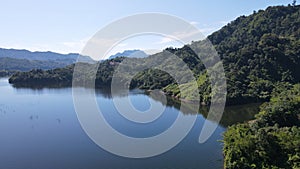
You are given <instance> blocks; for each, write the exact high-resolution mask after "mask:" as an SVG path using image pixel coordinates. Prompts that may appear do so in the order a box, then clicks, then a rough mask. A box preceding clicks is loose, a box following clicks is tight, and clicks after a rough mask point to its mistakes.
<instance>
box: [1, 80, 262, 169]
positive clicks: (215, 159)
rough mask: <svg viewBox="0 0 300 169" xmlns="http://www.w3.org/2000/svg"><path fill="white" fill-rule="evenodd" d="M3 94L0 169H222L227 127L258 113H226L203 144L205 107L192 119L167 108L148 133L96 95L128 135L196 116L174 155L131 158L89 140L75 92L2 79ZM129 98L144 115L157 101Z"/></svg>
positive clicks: (237, 109)
mask: <svg viewBox="0 0 300 169" xmlns="http://www.w3.org/2000/svg"><path fill="white" fill-rule="evenodd" d="M86 90H89V89H86ZM0 93H1V96H0V168H1V169H54V168H55V169H196V168H197V169H202V168H204V169H206V168H207V169H221V168H222V167H223V156H222V142H220V140H222V133H223V132H224V131H225V130H226V127H227V126H228V125H231V124H234V123H237V122H243V121H246V120H249V119H252V118H253V116H254V114H255V113H257V111H258V105H257V104H252V105H244V106H234V107H229V108H226V111H225V113H224V116H223V118H222V121H221V123H220V124H219V126H218V128H217V130H216V131H215V132H214V134H213V135H212V137H210V138H209V140H208V141H207V142H205V143H204V144H199V143H198V137H199V134H200V131H201V129H202V126H203V123H204V121H205V117H206V115H207V108H205V107H203V108H201V109H200V113H198V114H190V113H189V112H180V110H179V109H178V104H177V103H176V101H174V102H171V103H168V104H167V105H166V109H165V111H164V113H163V115H162V116H161V117H159V118H158V119H157V120H156V122H155V124H153V125H155V127H150V128H149V127H147V125H146V124H139V123H134V122H130V121H128V120H126V119H125V118H123V117H122V116H120V114H119V113H118V112H117V110H116V109H115V107H114V104H113V101H112V98H111V95H110V94H109V92H108V91H106V90H104V89H103V90H97V92H96V93H97V94H96V99H97V103H98V104H99V107H101V109H102V112H103V113H104V116H105V118H106V120H107V121H108V122H109V124H111V126H113V127H114V128H115V129H116V130H117V131H119V132H121V133H123V134H125V135H128V136H132V137H149V136H153V135H157V134H159V133H160V132H162V131H164V130H165V129H166V128H168V127H169V126H170V125H171V124H172V122H173V121H174V120H175V119H176V117H177V115H178V114H179V113H183V114H184V115H186V116H196V117H197V120H196V123H195V125H194V127H193V128H192V130H191V131H190V133H189V134H188V135H187V137H186V138H185V139H184V140H183V141H182V142H180V143H179V144H178V145H177V146H176V147H174V148H173V149H171V150H170V151H168V152H166V153H164V154H161V155H159V156H155V157H151V158H144V159H130V158H124V157H119V156H116V155H113V154H110V153H109V152H107V151H105V150H103V149H102V148H100V147H99V146H98V145H96V144H95V143H94V142H93V141H92V140H91V139H90V138H89V137H88V136H87V134H86V133H85V132H84V131H83V129H82V128H81V126H80V123H79V121H78V119H77V115H76V112H75V110H74V105H73V99H72V89H71V88H44V89H43V88H40V89H34V88H15V87H13V86H11V85H10V84H9V83H8V80H7V79H5V78H3V79H0ZM129 96H130V99H131V101H132V104H133V105H134V106H135V107H136V109H139V110H142V111H143V110H147V108H149V101H148V99H152V100H153V98H151V97H150V96H148V95H146V94H144V93H143V92H142V91H139V90H134V91H132V92H130V95H129ZM153 101H156V100H153ZM157 102H158V101H157ZM103 134H104V136H105V133H103ZM124 146H126V145H124Z"/></svg>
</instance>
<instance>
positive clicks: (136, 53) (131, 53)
mask: <svg viewBox="0 0 300 169" xmlns="http://www.w3.org/2000/svg"><path fill="white" fill-rule="evenodd" d="M147 56H148V55H147V54H146V53H145V52H144V51H142V50H137V49H134V50H125V51H124V52H119V53H117V54H115V55H111V56H110V57H109V58H108V59H114V58H117V57H129V58H145V57H147Z"/></svg>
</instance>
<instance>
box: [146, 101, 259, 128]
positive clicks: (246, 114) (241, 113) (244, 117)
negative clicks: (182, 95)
mask: <svg viewBox="0 0 300 169" xmlns="http://www.w3.org/2000/svg"><path fill="white" fill-rule="evenodd" d="M151 98H153V99H155V100H158V101H159V100H160V99H158V98H156V97H151ZM165 105H166V106H169V107H174V108H176V109H178V110H180V106H181V105H182V106H184V107H183V108H181V111H182V113H183V114H186V115H193V114H194V115H195V103H184V104H181V103H180V101H179V100H178V99H174V98H171V97H167V103H166V104H165ZM259 105H260V104H258V103H255V104H246V105H239V106H228V107H226V108H225V111H224V113H223V116H222V119H221V121H220V125H222V126H223V127H228V126H230V125H232V124H236V123H241V122H245V121H248V120H251V119H253V118H254V115H255V114H257V113H258V111H259ZM208 112H209V106H200V107H199V110H198V113H199V114H202V115H203V117H205V118H207V115H208Z"/></svg>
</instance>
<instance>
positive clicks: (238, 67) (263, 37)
mask: <svg viewBox="0 0 300 169" xmlns="http://www.w3.org/2000/svg"><path fill="white" fill-rule="evenodd" d="M299 37H300V6H276V7H268V8H267V9H266V10H260V11H258V12H254V13H253V14H252V15H250V16H241V17H239V18H237V19H236V20H234V21H232V22H231V23H229V24H228V25H226V26H224V27H223V28H222V29H220V30H219V31H217V32H215V33H213V34H212V35H210V36H208V39H209V40H210V41H211V42H212V44H213V45H214V46H215V48H216V50H217V52H218V53H219V55H220V57H221V59H222V63H223V66H224V68H225V74H226V79H227V90H228V96H227V104H241V103H249V102H261V101H267V100H269V99H270V97H271V93H272V91H273V89H274V88H275V87H276V86H278V85H280V84H281V83H290V84H295V83H298V82H299V81H300V73H299V72H300V65H299V64H300V39H299ZM204 45H205V43H204V41H198V42H193V43H192V44H190V45H185V46H184V47H183V48H179V49H174V48H167V49H165V50H164V51H163V52H161V53H158V54H155V55H152V56H149V57H148V58H143V59H148V60H149V59H151V58H154V57H158V56H159V57H167V56H168V53H170V52H171V53H173V54H175V55H177V56H178V57H180V58H181V59H182V60H183V61H184V62H185V63H186V64H187V65H188V66H189V68H190V69H191V70H192V71H193V72H194V74H195V76H196V78H197V79H198V84H199V90H200V96H201V102H203V103H209V101H210V97H211V87H210V82H209V80H208V78H207V74H206V72H205V67H204V65H203V64H202V62H201V60H200V59H199V58H198V57H197V55H196V54H195V53H194V51H193V50H191V48H203V46H204ZM111 61H112V62H114V60H111ZM108 63H109V62H105V63H100V65H99V68H100V69H101V71H98V75H97V79H96V82H97V83H98V84H97V86H101V85H109V82H110V81H111V76H112V74H113V70H114V69H113V68H114V67H115V66H116V65H115V64H114V65H111V64H108ZM170 66H172V65H170ZM62 72H64V71H62ZM32 73H34V72H29V73H18V74H15V75H14V76H13V77H12V78H11V79H10V82H11V83H14V84H16V83H18V84H20V85H21V84H22V83H23V84H24V83H25V84H26V83H28V82H36V83H39V81H45V78H48V77H46V76H44V75H45V74H44V73H39V74H32ZM30 74H32V75H30ZM60 75H61V74H56V75H53V77H52V78H57V79H56V80H55V82H58V81H62V80H65V79H61V78H59V77H60ZM47 76H49V74H47ZM68 77H71V76H68ZM69 81H70V79H69ZM107 82H108V83H107ZM131 87H133V88H134V87H138V88H143V89H156V88H159V89H163V90H164V91H165V92H166V93H168V94H169V95H172V96H174V97H177V98H180V92H179V89H178V86H177V84H176V83H175V81H174V80H173V78H171V77H170V76H169V75H168V74H166V73H165V72H162V71H159V70H153V69H148V70H145V71H143V72H140V73H139V74H138V75H137V76H136V77H135V78H134V79H133V81H132V84H131Z"/></svg>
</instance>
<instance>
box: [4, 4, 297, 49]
mask: <svg viewBox="0 0 300 169" xmlns="http://www.w3.org/2000/svg"><path fill="white" fill-rule="evenodd" d="M0 2H1V4H0V17H1V26H0V37H1V38H0V47H3V48H17V49H28V50H32V51H54V52H60V53H71V52H80V51H81V49H82V48H83V46H84V44H85V42H86V41H87V40H88V39H89V38H90V37H91V36H93V35H94V34H95V33H96V32H97V31H98V30H100V29H101V28H103V27H104V26H105V25H107V24H109V23H110V22H112V21H115V20H116V19H119V18H122V17H125V16H128V15H132V14H137V13H144V12H161V13H166V14H171V15H175V16H178V17H180V18H183V19H185V20H186V21H189V22H191V23H193V24H194V25H195V26H197V27H198V28H199V29H200V30H201V31H202V32H203V34H205V35H208V34H210V33H211V32H213V31H216V30H218V29H219V28H221V27H222V26H223V25H225V24H226V23H228V22H229V21H232V20H234V19H235V18H236V17H238V16H240V15H249V14H251V13H253V11H254V10H259V9H265V8H266V7H267V6H270V5H287V4H289V3H292V0H215V1H212V0H209V1H208V0H205V1H204V0H184V1H174V0H172V1H171V0H151V1H150V0H148V1H146V0H107V1H100V0H92V1H88V0H87V1H83V0H72V1H71V0H51V1H41V0H27V1H23V0H19V1H18V0H2V1H0ZM157 38H162V37H145V39H148V40H149V39H152V40H153V39H157ZM142 39H143V38H139V40H134V39H133V40H128V42H126V43H123V44H121V45H120V46H119V49H116V50H114V52H117V51H120V50H124V49H127V48H141V49H144V47H145V46H147V43H144V44H141V43H135V42H140V41H141V40H142ZM150 41H151V40H149V43H151V42H150ZM130 44H131V45H130ZM137 44H139V45H140V46H139V45H137ZM168 45H172V44H164V45H162V46H161V47H165V46H168ZM175 46H176V45H175ZM155 48H159V47H155Z"/></svg>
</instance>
